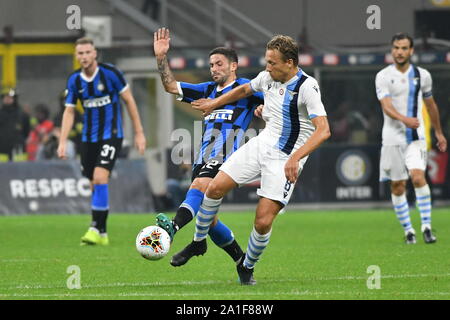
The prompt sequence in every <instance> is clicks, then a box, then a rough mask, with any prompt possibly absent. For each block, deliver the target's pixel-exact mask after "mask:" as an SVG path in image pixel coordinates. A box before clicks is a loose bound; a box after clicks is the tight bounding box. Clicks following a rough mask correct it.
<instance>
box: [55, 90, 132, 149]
mask: <svg viewBox="0 0 450 320" xmlns="http://www.w3.org/2000/svg"><path fill="white" fill-rule="evenodd" d="M65 103H66V90H64V91H63V92H61V94H60V96H59V108H60V109H59V111H58V113H57V115H56V116H55V118H54V119H53V123H54V125H55V127H58V128H61V125H62V117H63V113H64V110H65V109H66V106H65ZM82 132H83V115H82V114H81V112H80V111H79V110H78V108H77V107H76V108H75V119H74V123H73V126H72V130H70V132H69V139H70V140H71V141H72V142H73V143H74V146H75V153H76V154H79V153H80V150H81V134H82ZM122 148H123V147H122Z"/></svg>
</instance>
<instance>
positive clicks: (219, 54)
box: [153, 28, 263, 266]
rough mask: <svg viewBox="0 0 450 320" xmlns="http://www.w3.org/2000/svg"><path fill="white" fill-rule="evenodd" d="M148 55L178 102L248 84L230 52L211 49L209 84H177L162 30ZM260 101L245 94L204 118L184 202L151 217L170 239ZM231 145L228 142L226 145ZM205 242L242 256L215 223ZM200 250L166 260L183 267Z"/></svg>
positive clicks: (230, 236) (193, 208)
mask: <svg viewBox="0 0 450 320" xmlns="http://www.w3.org/2000/svg"><path fill="white" fill-rule="evenodd" d="M153 46H154V51H155V56H156V59H157V63H158V70H159V73H160V75H161V80H162V83H163V85H164V88H165V90H166V91H167V92H168V93H171V94H176V95H178V99H179V100H181V101H184V102H188V103H190V102H192V101H194V100H197V99H200V98H215V97H219V96H221V95H222V94H224V93H226V92H229V91H230V90H232V89H233V88H235V87H237V86H239V85H241V84H243V83H248V82H249V80H247V79H243V78H237V76H236V70H237V67H238V57H237V54H236V52H235V51H234V50H233V49H229V48H223V47H219V48H215V49H213V50H212V51H211V52H210V54H209V62H210V73H211V77H212V79H213V81H209V82H204V83H199V84H191V83H186V82H177V81H176V80H175V78H174V76H173V74H172V72H171V70H170V68H169V64H168V61H167V52H168V51H169V46H170V34H169V30H168V29H166V28H161V29H159V30H158V31H156V32H155V33H154V43H153ZM262 103H263V97H262V95H261V94H255V95H251V96H249V97H248V98H247V99H241V100H239V101H237V102H236V103H230V104H228V105H226V106H224V107H223V108H220V110H216V111H215V112H213V113H212V114H211V115H209V116H207V117H205V119H204V126H203V137H202V141H201V149H200V152H199V154H198V155H197V157H196V159H195V161H194V166H193V170H192V184H191V186H190V188H189V191H188V192H187V194H186V198H185V199H184V201H183V203H182V204H181V205H180V207H179V208H178V210H177V213H176V215H175V217H174V219H173V220H172V221H170V220H169V218H168V217H167V216H166V215H164V214H159V215H158V216H157V224H158V225H159V226H160V227H162V228H164V229H165V230H167V231H168V233H169V234H170V237H171V238H172V239H173V237H174V235H175V233H176V232H177V231H178V230H179V229H181V228H182V227H183V226H185V225H186V224H187V223H189V221H191V220H192V219H193V218H194V217H195V216H196V215H197V211H198V210H199V208H200V204H201V202H202V200H203V197H204V193H205V191H206V188H207V187H208V184H209V183H210V182H211V180H212V179H213V178H214V177H215V176H216V174H217V172H218V170H219V168H220V166H221V165H222V163H223V162H224V161H225V160H226V159H227V158H228V157H229V156H230V155H231V154H232V153H233V152H234V151H235V150H236V149H237V148H239V146H240V145H241V144H242V143H243V142H244V141H243V139H242V138H243V136H244V132H245V130H247V128H248V126H249V124H250V122H251V120H252V117H253V112H254V111H255V108H256V107H257V106H258V105H260V104H262ZM230 142H231V143H230ZM209 236H210V237H211V240H212V241H213V242H214V243H215V244H216V245H217V246H219V247H221V248H222V249H224V250H225V251H226V252H227V253H228V254H229V255H230V256H231V258H232V259H233V260H234V261H238V260H239V259H240V257H241V256H242V254H243V252H242V249H241V248H240V246H239V244H238V243H237V242H236V240H235V239H234V235H233V233H232V232H231V230H230V229H229V228H228V227H227V226H226V225H225V224H223V223H222V222H221V221H218V220H217V219H216V220H214V222H212V225H211V228H210V230H209ZM204 252H206V241H204V242H202V246H201V247H196V250H183V251H181V252H179V253H177V254H175V255H174V256H173V257H172V260H171V262H170V263H171V264H172V265H173V266H181V265H183V264H185V263H186V262H187V261H188V260H189V259H190V258H191V257H192V256H194V255H201V254H203V253H204Z"/></svg>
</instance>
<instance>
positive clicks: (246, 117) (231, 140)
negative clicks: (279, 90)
mask: <svg viewBox="0 0 450 320" xmlns="http://www.w3.org/2000/svg"><path fill="white" fill-rule="evenodd" d="M249 81H250V80H248V79H244V78H239V79H236V81H235V82H233V83H232V84H230V85H228V86H227V87H225V88H223V89H222V90H220V91H218V90H217V83H215V82H213V81H210V82H203V83H199V84H191V83H186V82H178V91H179V94H180V95H179V100H181V101H185V102H189V103H190V102H192V101H194V100H198V99H201V98H211V99H214V98H218V97H220V96H221V95H222V94H225V93H227V92H229V91H231V90H232V89H234V88H236V87H237V86H239V85H242V84H245V83H248V82H249ZM263 103H264V98H263V95H262V94H261V93H259V92H257V93H255V94H253V95H252V96H250V97H248V98H245V99H241V100H239V101H236V102H234V103H231V104H228V105H225V106H222V107H220V108H218V109H215V110H214V111H213V112H212V113H211V114H209V115H208V116H206V117H205V119H204V121H203V133H202V141H201V146H200V150H199V153H198V154H197V155H196V157H195V161H194V164H201V163H205V162H207V161H209V160H211V159H216V160H219V161H221V162H224V161H225V160H226V159H227V158H228V157H229V156H230V155H231V154H232V153H233V152H234V151H236V150H237V149H238V148H239V147H240V146H241V144H242V143H243V142H244V141H243V138H244V133H245V131H246V130H247V129H248V127H249V125H250V122H251V120H252V119H253V112H254V110H255V108H256V107H257V106H258V105H260V104H263Z"/></svg>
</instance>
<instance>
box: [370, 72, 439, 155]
mask: <svg viewBox="0 0 450 320" xmlns="http://www.w3.org/2000/svg"><path fill="white" fill-rule="evenodd" d="M375 86H376V90H377V97H378V100H381V99H383V98H385V97H391V99H392V105H393V106H394V108H395V109H396V110H397V112H399V113H400V114H403V115H405V116H407V117H415V118H418V119H419V122H420V126H419V128H417V129H416V130H414V129H411V128H407V127H406V126H405V124H404V123H403V122H401V121H399V120H394V119H392V118H391V117H389V116H388V115H386V114H385V113H384V112H383V116H384V124H383V142H382V143H383V145H385V146H388V145H406V144H410V143H411V142H412V141H415V140H425V130H424V120H423V115H422V108H423V101H422V99H423V98H429V97H431V96H432V91H431V88H432V80H431V75H430V73H429V72H428V71H427V70H425V69H423V68H420V67H415V66H414V65H412V64H411V65H410V66H409V69H408V71H406V72H405V73H402V72H400V71H399V70H397V68H396V67H395V65H394V64H392V65H389V66H387V67H386V68H384V69H382V70H381V71H380V72H378V73H377V76H376V79H375Z"/></svg>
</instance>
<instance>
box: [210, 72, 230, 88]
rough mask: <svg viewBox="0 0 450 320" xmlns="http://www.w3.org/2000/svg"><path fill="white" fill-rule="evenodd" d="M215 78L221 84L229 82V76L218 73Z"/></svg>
mask: <svg viewBox="0 0 450 320" xmlns="http://www.w3.org/2000/svg"><path fill="white" fill-rule="evenodd" d="M213 80H214V82H215V83H216V84H218V85H219V86H223V85H224V84H225V82H227V80H228V76H220V75H216V78H214V76H213Z"/></svg>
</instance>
